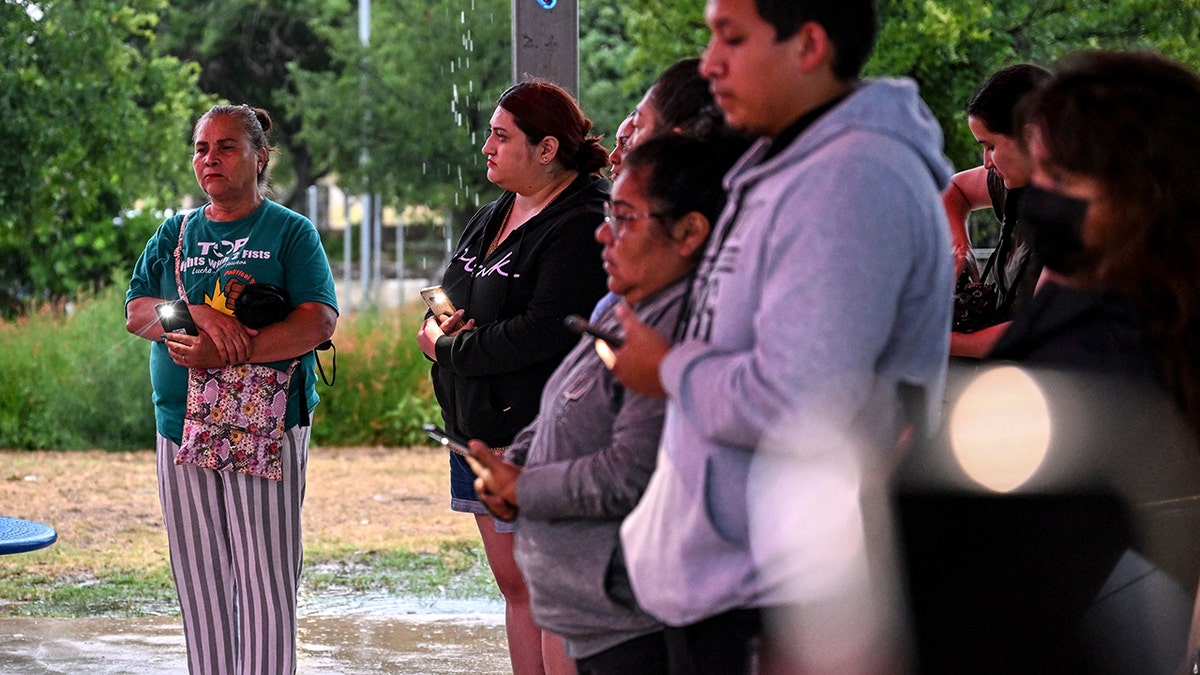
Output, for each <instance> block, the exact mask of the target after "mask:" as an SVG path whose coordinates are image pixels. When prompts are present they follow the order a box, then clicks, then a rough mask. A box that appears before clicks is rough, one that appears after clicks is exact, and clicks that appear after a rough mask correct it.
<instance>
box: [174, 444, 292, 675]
mask: <svg viewBox="0 0 1200 675" xmlns="http://www.w3.org/2000/svg"><path fill="white" fill-rule="evenodd" d="M310 429H311V428H310V427H300V426H296V427H292V428H291V429H289V430H288V431H287V432H286V433H285V439H284V448H283V480H280V481H272V480H267V479H266V478H258V477H254V476H247V475H246V474H242V473H232V472H223V471H213V470H210V469H201V468H198V467H195V466H179V465H176V464H175V454H176V453H177V452H178V450H179V446H178V445H177V444H175V443H174V442H173V441H171V440H170V439H167V438H163V437H162V436H159V437H158V443H157V464H158V493H159V498H160V500H161V502H162V510H163V520H164V522H165V523H166V526H167V540H168V543H169V548H170V553H171V572H172V574H173V575H174V577H175V588H176V590H177V591H178V593H179V605H180V609H181V610H182V614H183V634H184V637H185V639H186V641H187V654H188V672H189V673H192V675H280V674H283V675H287V674H288V673H295V672H296V592H297V588H298V586H299V583H300V565H301V560H302V557H303V552H302V548H301V540H300V507H301V505H302V504H303V502H304V477H305V470H306V467H307V464H308V440H309V431H310Z"/></svg>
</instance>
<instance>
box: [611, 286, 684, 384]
mask: <svg viewBox="0 0 1200 675" xmlns="http://www.w3.org/2000/svg"><path fill="white" fill-rule="evenodd" d="M616 313H617V321H619V322H620V323H621V332H622V333H623V334H624V342H625V344H623V345H622V346H621V347H620V348H618V349H614V350H613V364H612V365H611V366H609V370H611V371H612V372H613V374H614V375H616V376H617V379H618V380H620V381H621V384H623V385H625V386H626V387H627V388H629V389H632V390H633V391H636V392H637V393H639V394H641V395H643V396H653V397H662V396H666V391H664V390H663V387H662V380H660V379H659V377H658V369H659V366H660V365H662V360H663V358H664V357H665V356H666V355H667V352H668V351H670V349H671V343H670V342H668V341H667V340H666V338H664V337H663V336H662V335H660V334H659V332H658V331H656V330H654V328H652V327H650V326H647V325H646V324H644V323H642V321H641V320H640V319H638V317H637V314H635V313H634V311H633V309H632V308H630V306H629V305H627V304H625V302H624V301H622V302H620V303H618V304H617V307H616Z"/></svg>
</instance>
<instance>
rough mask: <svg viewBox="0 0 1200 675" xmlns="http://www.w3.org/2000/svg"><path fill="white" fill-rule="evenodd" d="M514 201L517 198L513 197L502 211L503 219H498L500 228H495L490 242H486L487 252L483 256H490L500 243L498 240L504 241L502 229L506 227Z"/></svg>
mask: <svg viewBox="0 0 1200 675" xmlns="http://www.w3.org/2000/svg"><path fill="white" fill-rule="evenodd" d="M516 203H517V200H516V198H515V197H514V198H513V200H512V201H511V202H509V203H508V210H507V211H505V212H504V220H501V221H500V229H498V230H496V236H495V237H492V243H491V244H488V249H487V254H486V255H484V256H483V257H485V258H490V257H491V256H492V253H493V252H495V250H496V247H497V246H499V245H500V242H502V241H504V230H506V229H508V219H509V218H510V217H512V211H513V205H514V204H516Z"/></svg>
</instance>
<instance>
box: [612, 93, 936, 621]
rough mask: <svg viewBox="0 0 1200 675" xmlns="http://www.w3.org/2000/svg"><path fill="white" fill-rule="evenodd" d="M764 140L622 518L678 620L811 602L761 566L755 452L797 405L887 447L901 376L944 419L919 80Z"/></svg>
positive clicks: (726, 224)
mask: <svg viewBox="0 0 1200 675" xmlns="http://www.w3.org/2000/svg"><path fill="white" fill-rule="evenodd" d="M767 146H768V142H767V141H765V140H763V141H760V142H759V143H758V144H756V145H755V146H753V147H752V148H751V149H750V150H749V151H748V152H747V153H746V155H745V156H744V157H742V159H741V160H740V161H739V162H738V164H737V165H736V166H734V168H733V169H732V170H731V171H730V173H729V174H728V175H727V176H726V180H725V183H726V186H727V188H728V190H729V201H728V204H727V206H726V207H725V211H724V213H722V215H721V218H720V219H719V220H718V223H717V226H716V228H715V229H714V232H713V236H712V237H711V238H710V240H709V248H708V251H707V252H706V254H705V258H704V259H703V260H702V261H701V264H700V267H699V268H698V270H697V277H696V286H695V288H694V289H693V291H692V297H694V298H697V299H698V302H696V303H694V307H692V308H691V309H692V311H691V312H690V316H689V326H688V330H687V334H686V335H685V336H684V340H683V342H681V343H680V344H679V345H676V346H675V347H674V348H673V349H672V350H671V351H670V352H669V353H668V354H667V356H666V358H665V360H664V361H663V363H662V366H661V368H660V372H659V375H660V378H661V380H662V383H663V386H664V388H665V389H666V391H667V393H668V396H669V399H668V404H667V414H666V422H665V427H664V430H663V436H662V442H661V448H660V452H659V457H658V464H657V467H656V469H655V472H654V475H653V477H652V478H651V480H650V484H649V486H648V487H647V490H646V494H645V495H644V497H643V499H642V501H641V502H640V503H639V504H638V506H637V508H636V509H634V511H633V512H632V513H631V514H630V515H629V516H628V517H627V518H626V520H625V523H624V524H623V526H622V528H621V539H622V541H623V543H624V552H625V559H626V563H627V565H628V569H629V574H630V579H631V582H632V585H633V589H634V594H635V595H636V596H637V599H638V602H639V604H640V605H641V606H642V607H643V608H645V610H646V611H648V612H650V613H651V614H653V615H654V616H656V617H658V618H659V619H661V620H662V621H664V622H665V623H667V624H670V625H687V624H691V623H694V622H696V621H699V620H701V619H704V618H707V617H710V616H713V615H716V614H719V613H721V612H724V611H727V610H730V609H733V608H739V607H763V606H769V605H777V604H785V603H789V602H794V601H796V598H795V597H792V596H790V595H789V584H788V582H789V580H787V579H779V578H770V577H769V575H764V574H761V573H760V568H759V566H758V564H757V562H756V557H755V555H756V553H755V550H753V548H754V547H753V546H752V541H751V532H750V522H749V521H750V517H749V510H750V508H751V505H750V504H748V501H747V500H748V499H753V498H754V494H753V493H751V492H750V491H748V489H747V485H748V476H749V473H750V469H751V463H752V460H753V458H754V457H755V453H756V452H757V451H758V450H759V448H760V446H761V443H762V441H763V440H764V438H767V437H768V434H771V433H772V432H773V431H774V429H775V428H776V427H777V426H779V425H780V424H781V423H783V422H784V420H785V418H786V419H788V420H793V421H794V420H797V419H798V420H809V421H812V420H816V421H819V423H820V424H821V425H822V428H821V429H819V430H817V431H818V432H819V433H818V434H814V436H817V435H819V436H820V437H829V436H830V435H831V434H834V435H837V434H842V435H846V436H853V437H855V438H859V439H863V442H864V444H865V445H866V447H867V448H869V449H870V450H871V451H873V452H875V453H877V454H879V455H882V454H883V453H885V452H886V449H888V448H890V447H892V446H893V444H894V442H895V439H896V437H897V435H898V432H899V429H900V427H901V424H902V418H901V413H900V402H899V396H898V395H897V390H898V388H899V385H901V384H905V385H911V386H912V387H915V388H917V389H918V390H919V391H921V392H923V395H924V396H923V398H924V400H923V401H922V403H923V404H924V409H925V411H926V412H927V414H928V416H929V417H928V421H929V422H932V420H933V418H934V417H935V416H936V415H937V414H938V410H939V407H940V401H941V395H942V388H943V386H944V379H945V372H946V363H947V354H948V349H949V338H948V336H949V332H948V331H949V328H950V310H951V292H952V287H953V280H952V279H951V277H952V275H953V266H952V265H951V261H952V258H951V254H950V249H949V237H948V230H949V228H948V225H947V223H946V216H945V212H944V210H943V207H942V202H941V198H940V192H941V189H942V188H943V187H944V186H945V185H946V184H947V183H948V181H949V177H950V174H951V166H950V163H949V161H948V160H947V159H946V158H945V156H944V155H943V154H942V134H941V129H940V128H939V127H938V125H937V121H936V120H935V119H934V118H933V116H932V115H931V114H930V113H929V110H928V109H927V108H926V106H925V104H924V103H923V102H922V101H921V99H920V97H919V96H918V94H917V87H916V85H915V84H914V83H913V82H911V81H908V80H898V79H881V80H871V81H864V82H862V83H860V85H859V86H858V87H857V88H856V90H855V91H854V92H852V93H851V94H850V95H849V96H847V97H846V98H845V99H844V100H842V101H841V102H840V103H838V104H837V105H836V106H834V107H833V108H831V109H830V110H829V111H827V112H826V113H825V114H824V115H822V116H821V117H820V118H818V119H817V120H816V121H815V122H813V123H812V125H811V126H809V127H808V128H807V129H805V130H804V131H803V132H802V133H801V134H800V136H799V137H797V138H796V139H795V140H794V141H792V143H791V144H790V145H789V146H788V147H786V148H784V149H783V150H782V152H780V153H779V154H778V155H776V156H774V157H772V158H770V159H768V160H766V161H762V156H763V154H764V152H765V151H766V149H767ZM931 426H932V425H931ZM792 427H793V428H794V429H796V433H797V437H798V438H802V437H803V436H804V434H805V433H806V429H804V428H803V427H802V426H801V427H797V426H796V425H795V424H794V422H793V423H792ZM785 451H786V450H785ZM758 506H759V505H756V506H755V508H756V509H757V508H758ZM766 506H767V507H773V508H776V509H781V510H782V509H788V508H790V506H789V504H788V503H787V502H786V501H785V502H782V503H779V504H775V505H766ZM772 534H773V535H775V536H778V537H787V536H789V533H787V532H776V533H768V535H767V536H768V537H769V536H771V535H772ZM766 543H767V544H768V545H774V544H773V543H772V542H766Z"/></svg>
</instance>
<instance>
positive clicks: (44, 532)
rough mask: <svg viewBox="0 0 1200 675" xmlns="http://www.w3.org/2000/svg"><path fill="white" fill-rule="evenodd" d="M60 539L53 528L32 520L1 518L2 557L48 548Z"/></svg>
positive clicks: (0, 545)
mask: <svg viewBox="0 0 1200 675" xmlns="http://www.w3.org/2000/svg"><path fill="white" fill-rule="evenodd" d="M56 539H58V532H55V531H54V528H53V527H50V526H49V525H43V524H42V523H35V522H34V521H32V520H21V519H20V518H8V517H6V516H0V555H7V554H9V553H24V552H26V551H36V550H38V549H39V548H46V547H47V546H49V545H50V544H53V543H54V540H56Z"/></svg>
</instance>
